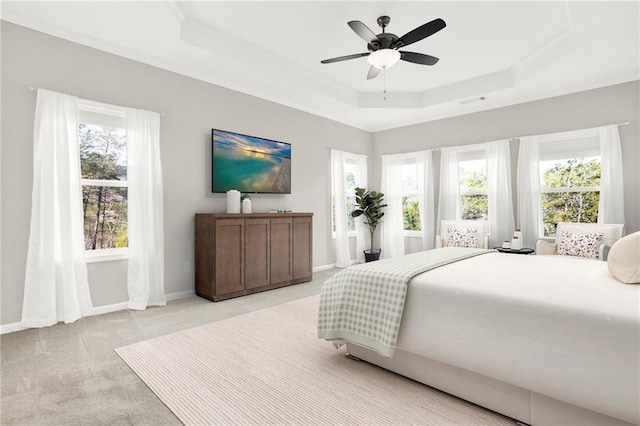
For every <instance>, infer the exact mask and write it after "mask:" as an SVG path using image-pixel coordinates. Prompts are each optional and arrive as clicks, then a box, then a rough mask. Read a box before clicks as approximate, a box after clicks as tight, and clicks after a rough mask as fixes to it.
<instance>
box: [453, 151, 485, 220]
mask: <svg viewBox="0 0 640 426" xmlns="http://www.w3.org/2000/svg"><path fill="white" fill-rule="evenodd" d="M458 178H459V180H460V215H461V219H462V220H479V219H484V220H487V219H488V218H489V192H488V187H487V159H486V154H485V152H484V151H470V152H463V153H460V154H459V160H458Z"/></svg>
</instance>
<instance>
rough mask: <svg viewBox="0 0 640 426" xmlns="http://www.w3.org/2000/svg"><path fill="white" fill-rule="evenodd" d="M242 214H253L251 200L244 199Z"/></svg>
mask: <svg viewBox="0 0 640 426" xmlns="http://www.w3.org/2000/svg"><path fill="white" fill-rule="evenodd" d="M242 213H244V214H249V213H251V200H249V199H248V198H247V199H244V200H242Z"/></svg>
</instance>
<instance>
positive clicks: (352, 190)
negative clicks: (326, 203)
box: [331, 153, 367, 238]
mask: <svg viewBox="0 0 640 426" xmlns="http://www.w3.org/2000/svg"><path fill="white" fill-rule="evenodd" d="M343 172H344V176H342V177H339V176H332V179H341V180H342V182H343V183H344V195H345V199H344V202H345V205H346V214H347V232H348V234H349V236H355V235H356V221H355V219H354V218H353V217H351V212H352V211H353V210H355V208H356V188H357V187H366V174H367V169H366V157H363V156H359V155H357V154H349V153H344V165H343ZM335 203H336V199H335V195H334V194H333V185H332V194H331V232H332V235H333V238H335V232H336V221H335V218H336V204H335Z"/></svg>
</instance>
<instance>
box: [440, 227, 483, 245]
mask: <svg viewBox="0 0 640 426" xmlns="http://www.w3.org/2000/svg"><path fill="white" fill-rule="evenodd" d="M447 236H448V242H447V246H448V247H470V248H477V247H478V230H477V229H473V228H462V229H461V228H454V227H449V228H447Z"/></svg>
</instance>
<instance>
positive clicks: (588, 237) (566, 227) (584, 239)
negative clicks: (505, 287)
mask: <svg viewBox="0 0 640 426" xmlns="http://www.w3.org/2000/svg"><path fill="white" fill-rule="evenodd" d="M623 229H624V224H616V223H607V224H605V223H602V224H601V223H570V222H560V223H558V227H557V228H556V238H555V241H554V242H548V241H544V240H538V242H537V243H536V254H538V255H564V256H577V257H584V258H591V259H600V260H607V255H608V253H609V248H611V246H612V245H613V243H615V242H616V241H617V240H619V239H620V238H621V237H622V231H623Z"/></svg>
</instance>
